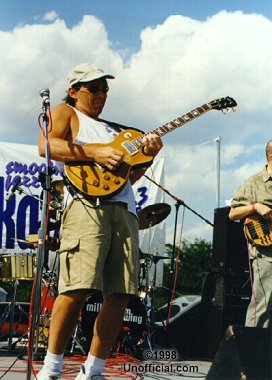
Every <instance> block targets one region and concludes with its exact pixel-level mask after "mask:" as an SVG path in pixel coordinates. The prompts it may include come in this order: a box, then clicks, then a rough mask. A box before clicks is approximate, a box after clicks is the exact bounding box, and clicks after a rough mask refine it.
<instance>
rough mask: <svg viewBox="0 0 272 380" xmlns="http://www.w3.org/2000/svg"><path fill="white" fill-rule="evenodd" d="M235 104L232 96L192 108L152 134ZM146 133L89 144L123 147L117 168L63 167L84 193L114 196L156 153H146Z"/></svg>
mask: <svg viewBox="0 0 272 380" xmlns="http://www.w3.org/2000/svg"><path fill="white" fill-rule="evenodd" d="M236 106H237V103H236V101H235V100H234V99H232V98H230V97H229V96H228V97H226V98H220V99H216V100H213V101H211V102H210V103H206V104H203V105H202V106H201V107H197V108H195V109H193V110H192V111H190V112H188V113H186V114H185V115H183V116H180V117H178V118H176V119H174V120H172V121H170V122H168V123H167V124H164V125H162V126H161V127H159V128H157V129H155V130H153V131H151V132H150V133H155V134H156V135H157V136H160V137H162V136H164V135H165V134H167V133H169V132H172V131H174V130H175V129H177V128H179V127H181V126H183V125H184V124H187V123H189V122H190V121H192V120H194V119H196V118H197V117H199V116H202V115H204V114H205V113H206V112H208V111H210V110H213V109H215V110H219V111H223V112H224V113H226V112H228V111H229V110H230V109H231V108H232V109H233V110H234V107H236ZM144 136H145V134H143V133H141V132H139V131H136V130H133V129H126V130H124V131H122V132H120V133H119V134H118V136H117V137H116V138H115V140H113V141H112V142H111V143H109V144H100V143H98V144H89V145H92V146H93V147H105V146H111V147H113V148H115V149H119V150H121V151H122V152H123V153H124V157H123V162H122V163H121V165H120V166H118V168H117V169H116V170H114V171H110V170H108V169H107V168H105V167H102V166H101V165H98V164H97V163H96V162H86V161H80V162H79V161H76V162H67V163H66V164H65V166H64V171H65V174H66V176H67V178H68V179H69V181H70V182H71V183H72V185H74V186H75V187H76V188H77V189H78V190H80V191H81V192H83V193H85V194H88V195H90V196H94V197H102V198H103V197H112V196H113V195H114V194H117V193H118V192H120V191H121V190H122V188H123V187H124V186H125V184H126V182H127V181H128V178H129V175H130V170H131V168H132V167H144V166H147V165H148V163H149V164H150V163H152V160H153V156H147V155H145V154H144V152H143V146H144V143H143V137H144ZM87 145H88V144H87Z"/></svg>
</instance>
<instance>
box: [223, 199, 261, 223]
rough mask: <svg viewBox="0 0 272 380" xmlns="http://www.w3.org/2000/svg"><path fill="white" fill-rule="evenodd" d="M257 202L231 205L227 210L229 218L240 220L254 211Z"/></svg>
mask: <svg viewBox="0 0 272 380" xmlns="http://www.w3.org/2000/svg"><path fill="white" fill-rule="evenodd" d="M256 205H257V203H254V204H250V205H248V206H238V207H232V208H231V209H230V212H229V218H230V220H240V219H244V218H246V217H247V216H248V215H251V214H253V213H254V212H256Z"/></svg>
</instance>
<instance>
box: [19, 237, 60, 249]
mask: <svg viewBox="0 0 272 380" xmlns="http://www.w3.org/2000/svg"><path fill="white" fill-rule="evenodd" d="M17 241H18V242H20V243H24V244H26V245H28V246H29V248H38V235H29V236H28V240H24V239H17ZM44 243H45V246H46V247H47V248H48V249H49V250H50V251H57V250H58V249H59V247H60V241H59V238H56V237H51V236H46V238H45V242H44Z"/></svg>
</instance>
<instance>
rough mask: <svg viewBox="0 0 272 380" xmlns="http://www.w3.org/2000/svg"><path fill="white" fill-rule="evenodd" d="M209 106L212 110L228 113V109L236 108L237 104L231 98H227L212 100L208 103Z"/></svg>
mask: <svg viewBox="0 0 272 380" xmlns="http://www.w3.org/2000/svg"><path fill="white" fill-rule="evenodd" d="M209 105H210V106H211V107H212V109H214V110H218V111H228V110H229V109H230V108H234V107H236V106H237V103H236V101H235V100H234V99H233V98H231V97H229V96H227V97H226V98H220V99H216V100H213V101H211V102H210V103H209Z"/></svg>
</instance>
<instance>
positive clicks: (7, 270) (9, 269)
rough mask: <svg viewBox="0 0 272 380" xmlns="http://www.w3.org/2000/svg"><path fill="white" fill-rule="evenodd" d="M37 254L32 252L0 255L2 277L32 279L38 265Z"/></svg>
mask: <svg viewBox="0 0 272 380" xmlns="http://www.w3.org/2000/svg"><path fill="white" fill-rule="evenodd" d="M36 256H37V255H36V254H34V253H30V252H26V253H25V252H21V253H10V254H4V255H3V254H2V255H0V279H3V280H32V279H33V278H34V277H35V272H36V267H37V258H36Z"/></svg>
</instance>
